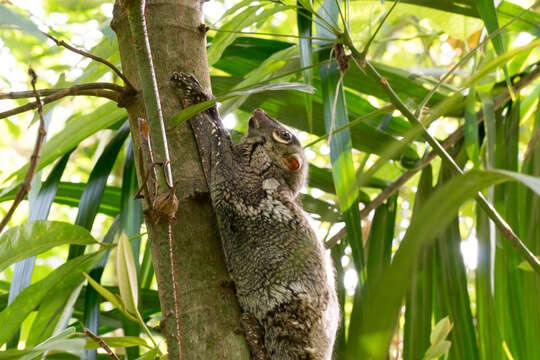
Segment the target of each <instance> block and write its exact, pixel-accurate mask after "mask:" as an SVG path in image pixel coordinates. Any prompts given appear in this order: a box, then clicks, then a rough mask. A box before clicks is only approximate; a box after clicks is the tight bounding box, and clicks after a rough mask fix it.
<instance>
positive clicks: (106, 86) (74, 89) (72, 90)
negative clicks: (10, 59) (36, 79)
mask: <svg viewBox="0 0 540 360" xmlns="http://www.w3.org/2000/svg"><path fill="white" fill-rule="evenodd" d="M84 90H113V91H117V92H118V93H122V92H123V91H124V88H123V87H121V86H120V85H116V84H113V83H106V82H92V83H86V84H80V85H73V86H71V87H69V88H58V89H40V90H36V92H37V94H38V95H39V96H48V95H53V94H56V93H57V92H59V91H68V92H69V95H88V94H81V91H84ZM35 96H36V94H35V93H34V91H33V90H30V91H13V92H9V93H0V99H25V98H30V97H35ZM96 96H99V95H96Z"/></svg>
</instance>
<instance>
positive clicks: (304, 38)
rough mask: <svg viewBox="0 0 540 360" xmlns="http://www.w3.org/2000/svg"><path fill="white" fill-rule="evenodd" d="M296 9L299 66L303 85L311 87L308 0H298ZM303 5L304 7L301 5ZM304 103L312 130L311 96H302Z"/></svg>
mask: <svg viewBox="0 0 540 360" xmlns="http://www.w3.org/2000/svg"><path fill="white" fill-rule="evenodd" d="M297 4H298V8H297V9H296V13H297V14H296V22H297V27H298V35H300V38H299V39H298V47H299V50H300V66H301V67H302V68H304V69H305V70H304V71H302V74H303V76H304V83H305V84H308V85H311V84H312V83H313V68H312V67H311V66H312V65H313V40H312V36H313V14H312V11H313V10H312V5H311V4H310V2H309V1H308V0H304V1H302V0H298V1H297ZM303 4H305V5H303ZM304 98H305V101H306V113H307V123H308V128H309V129H313V100H312V96H310V95H307V94H306V95H304Z"/></svg>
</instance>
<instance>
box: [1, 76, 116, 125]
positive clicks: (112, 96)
mask: <svg viewBox="0 0 540 360" xmlns="http://www.w3.org/2000/svg"><path fill="white" fill-rule="evenodd" d="M85 85H86V84H85ZM80 86H82V85H75V86H72V87H70V88H63V89H58V91H56V92H54V93H52V95H49V96H47V97H44V98H43V99H40V100H41V101H40V103H41V104H42V105H46V104H49V103H51V102H53V101H57V100H60V99H61V98H64V97H66V96H79V95H84V96H97V97H103V98H106V99H109V100H113V101H115V102H117V103H118V102H119V101H120V97H121V96H122V94H121V93H119V92H118V91H116V90H107V89H102V88H95V89H91V88H90V89H82V90H80V89H78V88H77V87H80ZM50 90H53V89H44V90H41V91H42V92H43V91H45V92H47V93H48V92H49V91H50ZM36 91H37V90H36ZM20 93H27V92H26V91H21V92H20ZM9 94H15V96H19V97H12V98H10V97H7V96H6V97H2V98H3V99H18V98H24V97H27V96H23V95H18V94H17V92H15V93H8V94H2V95H9ZM36 96H37V97H38V98H39V93H38V94H37V95H36ZM38 107H39V105H38V101H34V102H31V103H28V104H24V105H21V106H19V107H16V108H14V109H11V110H7V111H4V112H0V119H3V118H6V117H8V116H12V115H15V114H20V113H23V112H25V111H29V110H32V109H35V108H38Z"/></svg>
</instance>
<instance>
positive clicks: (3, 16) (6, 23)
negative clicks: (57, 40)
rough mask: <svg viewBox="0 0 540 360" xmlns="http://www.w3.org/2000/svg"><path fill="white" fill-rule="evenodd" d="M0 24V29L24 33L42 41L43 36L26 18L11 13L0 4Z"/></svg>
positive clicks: (6, 7) (9, 9)
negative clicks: (18, 30)
mask: <svg viewBox="0 0 540 360" xmlns="http://www.w3.org/2000/svg"><path fill="white" fill-rule="evenodd" d="M0 24H1V27H2V28H8V29H9V28H15V29H20V30H23V31H25V32H26V33H28V34H31V35H33V36H35V37H36V38H37V39H38V40H40V41H43V40H44V39H45V36H44V35H43V33H42V32H41V31H40V30H39V27H38V26H37V25H36V24H34V23H33V22H32V21H31V20H30V19H29V18H28V17H26V16H24V15H22V14H20V13H19V12H16V11H13V10H12V9H11V8H10V7H8V6H7V5H4V4H0Z"/></svg>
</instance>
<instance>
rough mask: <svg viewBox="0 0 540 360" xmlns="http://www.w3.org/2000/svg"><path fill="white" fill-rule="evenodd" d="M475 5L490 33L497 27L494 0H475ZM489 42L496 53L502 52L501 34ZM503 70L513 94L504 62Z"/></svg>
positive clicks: (500, 53)
mask: <svg viewBox="0 0 540 360" xmlns="http://www.w3.org/2000/svg"><path fill="white" fill-rule="evenodd" d="M476 7H477V9H478V13H479V14H480V17H481V18H482V20H484V24H485V25H486V29H487V31H488V33H489V34H490V35H491V34H493V33H494V32H496V31H497V30H498V29H499V21H498V19H497V11H496V10H495V0H477V1H476ZM491 42H492V43H493V47H494V48H495V52H496V53H497V55H502V54H504V43H503V39H502V35H501V34H497V35H495V36H493V37H492V38H491ZM503 70H504V75H505V76H506V80H507V84H508V87H509V90H510V91H511V94H513V91H512V84H511V83H510V74H509V73H508V67H507V66H506V64H504V65H503Z"/></svg>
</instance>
